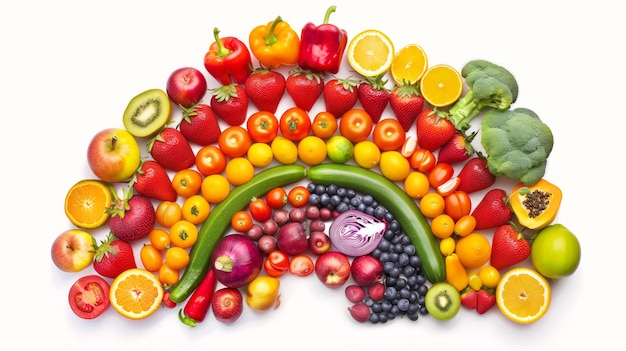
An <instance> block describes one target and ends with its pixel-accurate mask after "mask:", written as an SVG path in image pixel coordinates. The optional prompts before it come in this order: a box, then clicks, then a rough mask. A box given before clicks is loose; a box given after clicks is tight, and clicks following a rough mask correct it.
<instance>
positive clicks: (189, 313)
mask: <svg viewBox="0 0 626 351" xmlns="http://www.w3.org/2000/svg"><path fill="white" fill-rule="evenodd" d="M216 285H217V279H216V278H215V273H213V270H212V269H211V270H209V272H208V273H207V275H206V276H205V277H204V279H202V282H200V284H199V285H198V287H197V288H196V290H195V291H194V292H193V294H192V295H191V297H190V298H189V300H188V301H187V304H186V305H185V308H184V309H181V310H180V311H179V312H178V319H180V321H181V322H183V323H184V324H185V325H188V326H190V327H195V326H196V325H197V324H198V323H200V322H202V321H203V320H204V317H206V314H207V312H208V311H209V308H211V300H212V299H213V293H214V292H215V287H216Z"/></svg>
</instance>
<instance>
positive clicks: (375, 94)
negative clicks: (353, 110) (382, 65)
mask: <svg viewBox="0 0 626 351" xmlns="http://www.w3.org/2000/svg"><path fill="white" fill-rule="evenodd" d="M385 83H387V81H386V80H382V76H378V77H375V78H372V77H367V78H366V79H365V81H364V82H362V83H360V84H359V87H358V88H357V97H358V98H359V102H360V103H361V106H363V109H364V110H365V112H367V113H368V114H369V115H370V117H372V121H373V122H374V123H378V121H380V117H381V116H382V115H383V112H384V111H385V108H387V105H388V104H389V96H390V93H389V89H387V88H385Z"/></svg>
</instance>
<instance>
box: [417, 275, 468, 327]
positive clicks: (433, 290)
mask: <svg viewBox="0 0 626 351" xmlns="http://www.w3.org/2000/svg"><path fill="white" fill-rule="evenodd" d="M425 304H426V309H427V310H428V313H429V314H430V315H432V316H433V317H435V318H437V319H439V320H442V321H446V320H448V319H450V318H452V317H454V316H455V315H456V314H457V312H459V309H460V308H461V294H459V291H458V290H456V288H455V287H454V286H452V284H449V283H446V282H439V283H435V284H433V285H432V286H431V287H430V289H428V292H426V296H425Z"/></svg>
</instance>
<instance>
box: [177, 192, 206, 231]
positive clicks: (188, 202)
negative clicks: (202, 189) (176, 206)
mask: <svg viewBox="0 0 626 351" xmlns="http://www.w3.org/2000/svg"><path fill="white" fill-rule="evenodd" d="M210 212H211V204H209V201H208V200H207V199H205V198H204V196H202V195H200V194H197V195H192V196H190V197H188V198H187V199H185V202H183V219H184V220H186V221H189V222H191V223H193V224H200V223H202V222H204V221H205V220H206V219H207V217H209V213H210Z"/></svg>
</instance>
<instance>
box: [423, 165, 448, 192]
mask: <svg viewBox="0 0 626 351" xmlns="http://www.w3.org/2000/svg"><path fill="white" fill-rule="evenodd" d="M453 175H454V168H452V165H450V164H449V163H437V164H436V165H435V166H434V167H433V169H431V170H430V172H428V182H429V183H430V186H432V187H433V188H435V189H437V187H439V186H440V185H441V184H443V183H445V182H447V181H448V180H450V178H452V176H453Z"/></svg>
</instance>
